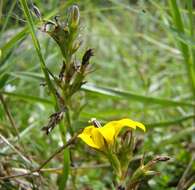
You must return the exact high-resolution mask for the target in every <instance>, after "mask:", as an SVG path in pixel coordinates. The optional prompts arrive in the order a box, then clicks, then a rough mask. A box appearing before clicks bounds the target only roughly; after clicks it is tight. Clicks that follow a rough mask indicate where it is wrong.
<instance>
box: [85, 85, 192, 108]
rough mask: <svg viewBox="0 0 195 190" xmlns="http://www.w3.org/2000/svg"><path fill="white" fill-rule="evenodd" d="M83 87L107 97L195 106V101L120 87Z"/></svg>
mask: <svg viewBox="0 0 195 190" xmlns="http://www.w3.org/2000/svg"><path fill="white" fill-rule="evenodd" d="M82 89H83V90H84V91H87V92H91V93H94V94H99V95H104V96H107V97H112V98H123V99H127V100H131V101H138V102H142V103H148V104H159V105H162V106H188V107H194V106H195V103H188V102H184V101H176V100H170V99H165V98H155V97H148V96H143V95H139V94H135V93H133V92H125V91H121V90H119V89H118V90H114V89H111V88H105V87H97V86H94V85H93V86H92V85H83V86H82Z"/></svg>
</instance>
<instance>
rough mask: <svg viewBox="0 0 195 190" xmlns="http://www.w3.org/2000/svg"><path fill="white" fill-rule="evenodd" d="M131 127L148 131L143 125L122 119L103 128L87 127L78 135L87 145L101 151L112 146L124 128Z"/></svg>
mask: <svg viewBox="0 0 195 190" xmlns="http://www.w3.org/2000/svg"><path fill="white" fill-rule="evenodd" d="M124 127H129V128H132V129H136V128H137V127H138V128H140V129H142V130H143V131H144V132H145V131H146V128H145V126H144V125H143V124H142V123H139V122H137V121H133V120H131V119H121V120H118V121H111V122H108V123H107V124H105V125H104V126H103V127H100V128H97V127H95V126H92V125H91V126H88V127H85V128H84V130H83V132H82V133H81V134H79V135H78V137H79V138H81V139H82V140H83V141H84V142H85V143H86V144H87V145H89V146H91V147H93V148H95V149H99V150H102V151H103V150H105V149H106V147H108V146H112V145H113V144H114V142H115V139H116V138H117V136H118V134H119V132H120V131H121V129H122V128H124Z"/></svg>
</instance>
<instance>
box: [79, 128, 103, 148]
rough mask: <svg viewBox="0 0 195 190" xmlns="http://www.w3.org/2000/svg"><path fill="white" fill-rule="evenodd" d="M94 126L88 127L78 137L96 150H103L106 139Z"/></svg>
mask: <svg viewBox="0 0 195 190" xmlns="http://www.w3.org/2000/svg"><path fill="white" fill-rule="evenodd" d="M97 129H98V128H96V127H94V126H88V127H86V128H85V129H84V130H83V132H82V133H81V134H79V135H78V137H79V138H81V139H82V140H83V141H84V142H85V143H86V144H87V145H89V146H91V147H93V148H96V149H103V147H104V139H103V136H102V135H101V133H100V132H99V131H98V130H97Z"/></svg>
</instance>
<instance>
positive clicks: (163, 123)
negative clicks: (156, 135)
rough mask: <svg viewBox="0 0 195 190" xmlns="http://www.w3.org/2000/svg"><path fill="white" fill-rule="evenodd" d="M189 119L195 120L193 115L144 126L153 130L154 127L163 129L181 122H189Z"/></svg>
mask: <svg viewBox="0 0 195 190" xmlns="http://www.w3.org/2000/svg"><path fill="white" fill-rule="evenodd" d="M189 119H195V115H188V116H185V117H180V118H176V119H174V120H171V121H161V122H158V123H148V124H145V125H146V127H148V128H154V127H165V126H169V125H175V124H178V123H182V122H183V121H186V120H189Z"/></svg>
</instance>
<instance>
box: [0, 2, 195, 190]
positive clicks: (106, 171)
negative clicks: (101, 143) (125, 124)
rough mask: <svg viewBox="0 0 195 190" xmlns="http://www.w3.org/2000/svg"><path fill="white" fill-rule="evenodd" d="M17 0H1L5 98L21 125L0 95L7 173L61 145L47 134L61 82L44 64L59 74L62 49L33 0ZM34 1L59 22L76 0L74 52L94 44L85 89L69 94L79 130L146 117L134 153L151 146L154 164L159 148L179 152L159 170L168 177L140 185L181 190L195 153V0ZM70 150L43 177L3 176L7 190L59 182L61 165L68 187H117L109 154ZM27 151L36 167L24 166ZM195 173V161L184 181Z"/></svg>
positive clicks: (0, 166)
mask: <svg viewBox="0 0 195 190" xmlns="http://www.w3.org/2000/svg"><path fill="white" fill-rule="evenodd" d="M19 2H20V3H19ZM19 2H18V1H15V0H14V1H13V2H11V3H10V1H7V0H5V1H0V50H1V51H0V52H1V55H0V95H1V96H3V99H4V101H5V103H6V105H7V107H8V109H9V112H10V114H11V118H12V119H13V120H14V123H15V125H16V127H17V131H18V135H17V134H16V132H15V130H14V128H13V126H12V124H11V122H10V118H9V117H8V115H7V112H6V110H5V109H4V107H3V104H2V102H1V104H0V134H1V135H2V136H3V137H4V138H5V139H6V140H8V142H9V143H8V144H6V143H5V141H3V140H2V138H0V146H1V148H0V176H6V175H8V174H9V172H8V170H6V168H11V169H13V171H11V173H17V172H19V173H20V172H21V171H19V169H25V170H30V169H33V168H35V167H36V166H39V165H40V163H42V162H43V161H44V160H46V159H47V158H48V157H49V156H50V155H51V154H52V153H53V152H55V150H56V149H57V148H58V147H59V146H61V145H62V144H63V142H62V140H61V137H60V136H61V134H60V133H61V132H60V130H58V127H56V128H55V129H54V130H53V131H52V134H50V135H49V136H46V135H45V134H44V133H43V132H42V131H41V128H42V127H43V126H44V125H45V124H46V123H47V121H48V116H49V115H51V114H52V113H53V112H54V111H55V110H54V109H55V108H54V107H55V106H56V104H57V103H56V102H57V101H56V94H55V90H54V86H53V85H54V80H53V78H52V77H51V76H50V75H49V73H48V70H47V69H46V67H47V68H49V70H50V71H52V73H54V76H57V74H58V73H59V72H60V69H61V65H60V63H61V62H60V61H59V60H62V59H63V55H62V54H61V52H60V50H59V49H58V48H56V43H55V41H54V40H53V39H51V38H50V37H49V35H46V34H44V33H43V32H41V30H42V24H41V21H40V19H38V18H36V17H35V16H34V15H33V14H32V8H33V5H32V3H31V2H32V1H26V0H20V1H19ZM33 2H34V3H35V4H36V6H37V7H38V8H39V10H40V12H41V14H42V17H43V20H53V18H54V16H56V15H60V17H61V18H62V20H63V19H65V18H67V14H66V12H67V11H68V8H67V7H69V6H70V5H73V4H78V6H79V7H80V9H81V13H80V14H81V26H82V30H81V34H82V37H81V40H83V41H84V42H83V44H82V46H81V51H80V52H79V53H78V54H77V55H76V56H75V58H74V59H78V60H81V59H82V56H83V53H82V52H84V51H85V50H86V49H88V48H89V47H90V48H93V49H94V52H95V56H94V57H93V61H92V66H93V67H92V68H93V70H92V71H93V72H91V73H89V75H88V76H87V78H86V81H87V83H86V84H84V85H83V86H82V87H81V88H82V91H81V92H80V93H79V94H74V96H73V97H72V101H73V102H74V103H73V107H72V108H71V109H73V110H74V113H73V112H72V113H71V118H72V120H73V128H74V131H77V130H78V129H80V128H83V127H85V126H86V125H87V122H88V120H89V119H90V118H93V117H95V118H97V119H98V120H100V121H101V122H102V123H104V122H106V121H109V120H114V119H120V118H122V117H128V118H132V119H135V120H139V121H141V122H142V123H144V124H145V125H146V127H147V133H146V135H145V136H144V137H143V136H142V135H140V134H138V142H140V143H137V145H136V149H135V153H136V154H137V156H138V157H139V156H140V155H142V154H143V153H145V152H146V153H147V154H146V158H145V159H146V160H147V161H148V160H150V158H151V157H153V156H154V155H156V154H162V155H168V156H170V157H171V158H172V159H171V161H170V162H169V163H167V164H165V165H163V164H162V165H161V164H160V165H159V166H158V168H157V171H160V173H161V175H160V176H158V177H155V178H153V179H151V180H149V182H148V184H143V187H142V188H141V189H149V188H150V189H163V190H164V189H167V190H170V189H175V187H176V186H177V185H178V184H179V181H180V179H181V178H182V175H184V173H185V171H186V169H187V168H188V164H189V163H190V160H192V152H193V150H194V139H193V138H194V137H193V134H194V129H195V128H194V127H195V126H194V120H195V113H194V107H195V99H194V97H195V94H194V93H195V50H194V48H195V45H194V42H195V39H194V24H195V23H194V22H195V21H194V17H195V7H194V5H193V1H192V0H189V1H182V0H170V1H160V0H149V1H143V0H137V1H132V0H124V1H118V0H108V1H103V0H102V1H98V0H94V1H90V0H85V1H81V0H75V1H73V0H68V1H56V0H48V1H47V3H45V2H42V1H38V0H35V1H33ZM75 22H76V21H75ZM30 36H31V37H30ZM65 57H66V56H65ZM42 71H43V72H42ZM44 79H46V81H45V80H44ZM45 82H46V84H47V86H44V85H45ZM51 93H52V94H53V96H52V97H51V96H50V94H51ZM5 139H4V140H5ZM140 144H142V146H140ZM13 147H14V148H13ZM18 151H19V152H18ZM69 153H70V156H71V154H72V157H71V160H70V162H71V168H70V171H69V172H70V175H69V177H68V173H66V172H65V170H66V169H67V168H68V167H66V165H65V164H67V163H68V162H67V159H68V157H66V155H68V156H69ZM69 153H67V152H66V151H65V152H64V154H63V155H62V154H59V155H58V156H57V157H56V158H55V159H53V160H51V162H49V163H48V165H47V166H46V168H47V169H50V168H54V169H55V170H52V171H50V172H47V171H43V172H42V173H41V175H43V178H40V177H37V176H36V175H31V176H29V177H28V178H18V179H21V180H20V182H17V181H14V180H11V179H10V180H7V181H2V180H0V189H14V188H15V189H18V186H21V187H24V186H28V187H30V188H32V187H33V188H34V189H39V188H38V186H39V187H40V188H41V189H57V181H58V180H59V181H60V177H59V178H58V179H57V176H56V172H57V173H59V171H60V174H62V175H60V176H64V177H65V178H67V188H68V189H71V187H73V188H72V189H87V188H91V189H112V188H113V186H112V185H111V184H112V173H111V170H110V168H109V166H108V165H107V161H106V160H105V158H103V157H101V156H100V155H98V154H97V153H95V152H94V151H92V150H89V149H88V148H87V147H85V146H84V145H83V144H82V143H80V141H79V140H78V141H77V142H76V144H75V145H74V146H73V147H71V150H70V152H69ZM148 157H149V158H148ZM23 158H24V159H27V160H30V163H31V164H28V163H24V161H23ZM94 158H95V159H94ZM136 162H138V161H137V160H135V163H133V164H135V165H136ZM64 163H65V164H64ZM101 164H103V165H101ZM104 164H105V165H104ZM59 168H60V169H59ZM63 168H65V169H64V170H63ZM14 169H15V170H16V171H14ZM62 170H63V171H62ZM74 176H76V177H75V178H74ZM193 176H195V168H194V166H193V165H192V166H191V167H190V169H189V171H188V175H187V178H186V177H185V176H184V177H185V178H184V182H185V183H186V184H187V182H189V181H188V180H190V179H193ZM65 181H66V180H65ZM65 181H63V180H62V181H61V182H65ZM59 184H60V183H59ZM148 185H149V186H148ZM190 185H191V184H189V186H190ZM62 186H65V184H62V183H61V187H62ZM189 186H188V187H189ZM188 187H183V189H187V188H188ZM61 189H63V188H61Z"/></svg>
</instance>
